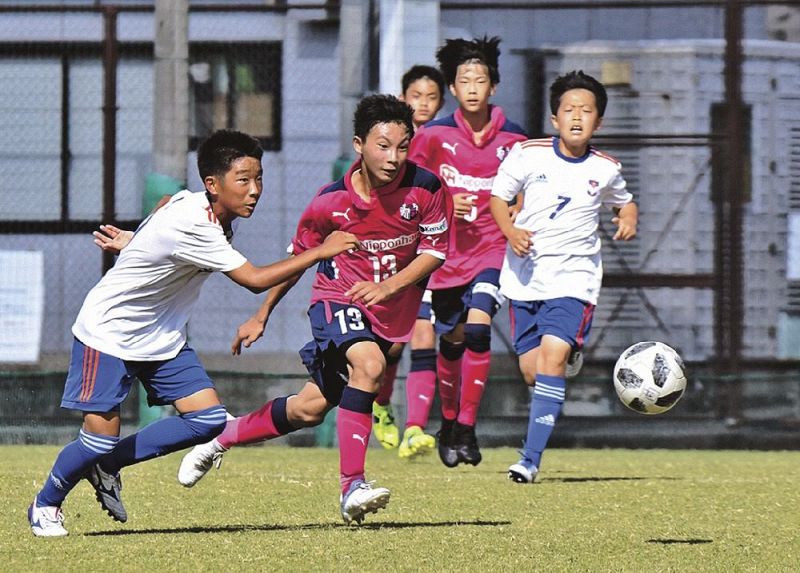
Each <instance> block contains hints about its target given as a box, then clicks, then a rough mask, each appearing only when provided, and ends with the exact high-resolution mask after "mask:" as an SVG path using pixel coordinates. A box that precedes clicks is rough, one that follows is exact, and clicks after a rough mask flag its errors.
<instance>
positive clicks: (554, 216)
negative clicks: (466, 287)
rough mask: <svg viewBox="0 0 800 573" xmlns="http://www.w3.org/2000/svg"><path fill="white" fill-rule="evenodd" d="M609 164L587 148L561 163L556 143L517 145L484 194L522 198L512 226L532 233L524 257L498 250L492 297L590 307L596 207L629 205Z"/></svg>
mask: <svg viewBox="0 0 800 573" xmlns="http://www.w3.org/2000/svg"><path fill="white" fill-rule="evenodd" d="M620 171H621V165H620V163H619V162H618V161H617V160H616V159H614V158H613V157H611V156H609V155H606V154H604V153H601V152H600V151H597V150H596V149H594V148H593V147H589V149H588V150H587V152H586V154H585V155H584V156H583V157H579V158H572V157H566V156H564V155H563V154H562V153H561V152H560V151H559V148H558V138H557V137H553V138H545V139H532V140H528V141H524V142H521V143H517V144H516V145H514V147H513V148H512V149H511V152H510V153H509V154H508V157H506V160H505V161H504V162H503V163H502V164H501V165H500V169H499V171H498V173H497V176H496V177H495V179H494V183H493V186H492V195H494V196H496V197H500V198H501V199H503V200H505V201H511V200H512V199H513V198H514V197H515V196H516V194H517V193H518V192H519V191H523V192H524V198H523V205H522V210H521V211H520V212H519V214H518V215H517V218H516V220H515V223H514V225H515V226H516V227H519V228H521V229H526V230H528V231H531V232H532V233H533V237H532V248H531V251H530V253H528V255H526V256H524V257H518V256H517V255H515V254H514V252H513V251H512V249H511V247H506V256H505V259H504V261H503V267H502V271H501V273H500V292H501V293H502V294H504V295H505V296H506V297H508V298H510V299H512V300H548V299H553V298H560V297H574V298H578V299H581V300H584V301H587V302H590V303H592V304H597V297H598V294H599V292H600V283H601V281H602V278H603V265H602V261H601V257H600V237H599V236H598V233H597V228H598V225H599V221H600V207H601V206H602V205H606V206H608V207H609V208H612V207H622V206H624V205H626V204H627V203H629V202H630V201H632V200H633V197H632V196H631V194H630V193H629V192H628V190H627V188H626V184H625V179H623V177H622V175H621V173H620Z"/></svg>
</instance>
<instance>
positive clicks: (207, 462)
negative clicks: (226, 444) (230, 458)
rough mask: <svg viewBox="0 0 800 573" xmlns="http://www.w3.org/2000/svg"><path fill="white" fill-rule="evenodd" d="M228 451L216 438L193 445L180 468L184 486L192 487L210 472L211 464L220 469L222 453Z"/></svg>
mask: <svg viewBox="0 0 800 573" xmlns="http://www.w3.org/2000/svg"><path fill="white" fill-rule="evenodd" d="M227 451H228V450H227V449H225V448H223V447H222V446H221V445H220V443H219V442H218V441H217V440H216V438H215V439H213V440H211V441H210V442H206V443H205V444H200V445H197V446H195V447H193V448H192V449H191V450H189V453H188V454H186V455H185V456H183V460H181V466H180V467H179V468H178V481H179V482H180V484H181V485H182V486H184V487H192V486H193V485H194V484H196V483H197V482H199V481H200V480H201V479H202V477H203V476H204V475H206V473H208V470H210V469H211V466H217V469H219V466H221V465H222V454H224V453H225V452H227Z"/></svg>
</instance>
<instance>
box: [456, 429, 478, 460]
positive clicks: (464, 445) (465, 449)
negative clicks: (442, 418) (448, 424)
mask: <svg viewBox="0 0 800 573" xmlns="http://www.w3.org/2000/svg"><path fill="white" fill-rule="evenodd" d="M453 448H455V450H456V453H457V455H458V463H462V462H463V463H465V464H470V465H472V466H477V465H478V464H479V463H481V460H482V459H483V456H481V451H480V450H479V449H478V438H477V437H476V436H475V426H466V425H464V424H459V423H458V422H456V425H455V426H454V427H453Z"/></svg>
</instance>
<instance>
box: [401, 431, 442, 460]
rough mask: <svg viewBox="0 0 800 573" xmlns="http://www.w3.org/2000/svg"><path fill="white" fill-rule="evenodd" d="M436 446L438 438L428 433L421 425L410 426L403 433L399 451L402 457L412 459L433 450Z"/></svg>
mask: <svg viewBox="0 0 800 573" xmlns="http://www.w3.org/2000/svg"><path fill="white" fill-rule="evenodd" d="M435 447H436V438H434V437H433V436H431V435H430V434H426V433H425V432H423V431H422V428H420V427H419V426H409V427H408V428H406V431H405V432H404V433H403V440H402V441H401V442H400V449H399V450H398V452H397V455H399V456H400V457H401V458H406V459H411V458H415V457H417V456H422V455H425V454H427V453H430V452H431V451H433V448H435Z"/></svg>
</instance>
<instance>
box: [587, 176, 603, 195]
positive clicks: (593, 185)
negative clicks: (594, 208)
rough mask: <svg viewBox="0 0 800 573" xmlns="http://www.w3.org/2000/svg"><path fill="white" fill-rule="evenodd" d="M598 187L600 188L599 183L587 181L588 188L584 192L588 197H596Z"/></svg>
mask: <svg viewBox="0 0 800 573" xmlns="http://www.w3.org/2000/svg"><path fill="white" fill-rule="evenodd" d="M598 187H600V183H598V182H597V181H595V180H594V179H589V188H588V189H587V190H586V193H588V194H589V197H594V196H595V195H597V191H598Z"/></svg>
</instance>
